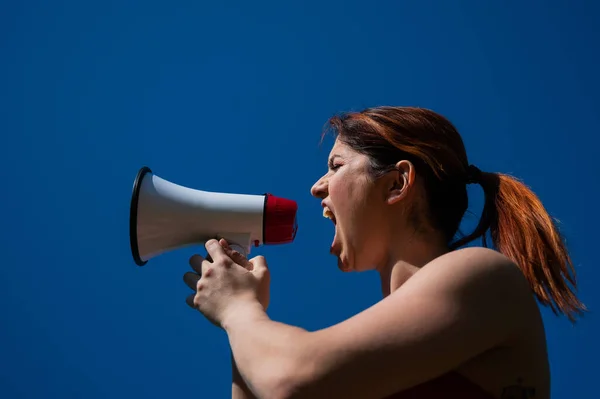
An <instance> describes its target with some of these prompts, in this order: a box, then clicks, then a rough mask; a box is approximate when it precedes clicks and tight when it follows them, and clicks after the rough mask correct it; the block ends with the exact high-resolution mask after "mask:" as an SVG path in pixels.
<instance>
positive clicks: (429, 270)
mask: <svg viewBox="0 0 600 399" xmlns="http://www.w3.org/2000/svg"><path fill="white" fill-rule="evenodd" d="M411 280H413V281H411ZM408 283H412V284H414V285H417V284H418V285H419V286H420V289H423V288H424V287H423V285H425V286H429V285H435V287H436V288H438V289H439V288H441V286H440V285H439V284H442V286H447V287H448V289H467V288H469V287H472V288H473V289H475V288H479V289H478V291H486V290H487V289H489V288H490V286H493V287H497V288H498V289H497V290H495V292H496V293H498V292H500V291H503V292H509V291H510V293H511V294H515V289H516V290H524V291H525V292H527V293H529V286H528V284H527V281H526V279H525V277H524V275H523V273H522V272H521V270H520V269H519V267H518V265H516V264H515V263H514V262H513V261H512V260H510V259H509V258H507V257H506V256H505V255H503V254H501V253H500V252H498V251H495V250H492V249H489V248H483V247H469V248H463V249H459V250H456V251H452V252H449V253H447V254H445V255H442V256H440V257H438V258H436V259H434V260H433V261H431V262H430V263H428V264H427V265H425V266H424V267H423V268H422V269H421V270H420V271H419V272H418V273H417V274H416V275H415V276H414V277H413V278H411V279H410V280H409V282H408ZM407 285H409V284H407Z"/></svg>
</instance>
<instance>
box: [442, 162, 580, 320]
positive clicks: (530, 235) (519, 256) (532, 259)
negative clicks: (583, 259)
mask: <svg viewBox="0 0 600 399" xmlns="http://www.w3.org/2000/svg"><path fill="white" fill-rule="evenodd" d="M477 177H478V178H477V182H478V183H479V184H480V185H481V186H482V188H483V191H484V195H485V204H484V207H483V212H482V215H481V219H480V221H479V224H478V225H477V227H476V228H475V230H474V231H473V233H471V234H470V235H468V236H466V237H463V238H462V239H460V240H458V241H457V242H455V243H454V245H453V248H457V247H460V246H462V245H464V244H466V243H468V242H470V241H472V240H474V239H476V238H478V237H482V241H483V245H484V246H486V247H487V242H486V241H487V240H486V236H485V233H486V231H487V230H488V229H489V230H490V233H491V238H492V242H493V245H494V247H495V248H496V249H497V250H498V251H499V252H501V253H502V254H504V255H505V256H507V257H508V258H509V259H511V260H512V261H513V262H515V263H516V264H517V265H518V267H519V268H520V269H521V271H522V272H523V274H524V275H525V278H526V279H527V280H528V281H529V284H530V286H531V289H532V290H533V292H534V294H535V296H536V298H537V299H538V300H539V301H540V302H541V303H542V304H543V305H545V306H549V307H550V308H551V309H552V311H553V312H554V313H555V314H559V313H560V314H564V315H566V316H567V317H568V318H569V320H570V321H571V322H574V321H575V317H576V316H577V315H581V314H582V313H583V312H584V311H586V310H587V309H586V307H585V305H584V304H583V303H582V302H581V301H580V300H579V299H578V298H577V296H576V295H575V292H574V291H575V290H576V287H577V283H576V276H575V269H574V267H573V263H572V261H571V257H570V256H569V253H568V251H567V248H566V245H565V243H564V241H563V238H562V236H561V234H560V232H559V231H558V228H557V226H556V224H555V223H554V220H553V219H552V218H551V217H550V215H549V214H548V212H547V211H546V209H545V208H544V206H543V204H542V202H541V201H540V199H539V198H538V197H537V196H536V195H535V194H534V193H533V192H532V191H531V190H530V189H529V188H528V187H527V186H526V185H525V184H523V183H522V182H521V181H519V180H517V179H516V178H514V177H512V176H509V175H506V174H499V173H486V172H480V173H479V174H478V176H477ZM571 286H572V287H571Z"/></svg>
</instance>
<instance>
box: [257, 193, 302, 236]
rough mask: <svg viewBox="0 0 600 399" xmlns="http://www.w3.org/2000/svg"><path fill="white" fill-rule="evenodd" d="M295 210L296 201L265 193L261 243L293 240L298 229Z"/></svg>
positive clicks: (296, 207)
mask: <svg viewBox="0 0 600 399" xmlns="http://www.w3.org/2000/svg"><path fill="white" fill-rule="evenodd" d="M297 210H298V204H296V201H293V200H290V199H287V198H280V197H276V196H274V195H272V194H266V195H265V212H264V226H263V243H264V244H285V243H289V242H292V241H294V238H295V237H296V231H297V230H298V222H297V220H296V211H297Z"/></svg>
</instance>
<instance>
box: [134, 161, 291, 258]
mask: <svg viewBox="0 0 600 399" xmlns="http://www.w3.org/2000/svg"><path fill="white" fill-rule="evenodd" d="M297 209H298V206H297V204H296V202H295V201H293V200H289V199H285V198H280V197H275V196H273V195H271V194H264V195H248V194H227V193H214V192H208V191H201V190H194V189H191V188H187V187H183V186H179V185H177V184H174V183H171V182H169V181H167V180H164V179H161V178H160V177H158V176H156V175H154V174H153V173H152V171H151V170H150V168H148V167H146V166H144V167H143V168H141V169H140V170H139V172H138V174H137V177H136V178H135V181H134V184H133V193H132V197H131V208H130V215H129V239H130V245H131V253H132V255H133V259H134V261H135V263H136V264H137V265H139V266H143V265H145V264H146V263H147V262H148V260H149V259H150V258H153V257H155V256H157V255H160V254H162V253H164V252H167V251H170V250H174V249H178V248H183V247H186V246H190V245H194V244H202V243H205V242H206V241H208V240H209V239H211V238H225V239H226V240H227V242H229V243H230V245H231V246H232V247H235V249H236V250H238V251H240V252H241V253H243V254H244V255H248V254H249V253H250V249H251V247H252V245H254V246H259V245H264V244H283V243H290V242H292V241H294V238H295V237H296V231H297V229H298V224H297V221H296V211H297Z"/></svg>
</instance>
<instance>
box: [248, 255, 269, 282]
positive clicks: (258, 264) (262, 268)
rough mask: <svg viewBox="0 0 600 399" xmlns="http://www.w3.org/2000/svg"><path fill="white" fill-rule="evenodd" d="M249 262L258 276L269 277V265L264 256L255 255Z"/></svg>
mask: <svg viewBox="0 0 600 399" xmlns="http://www.w3.org/2000/svg"><path fill="white" fill-rule="evenodd" d="M249 262H250V264H252V266H253V272H254V274H255V275H256V276H257V277H258V278H264V277H267V278H268V277H269V266H268V265H267V260H266V259H265V257H264V256H262V255H259V256H255V257H254V258H252V259H250V261H249Z"/></svg>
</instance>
